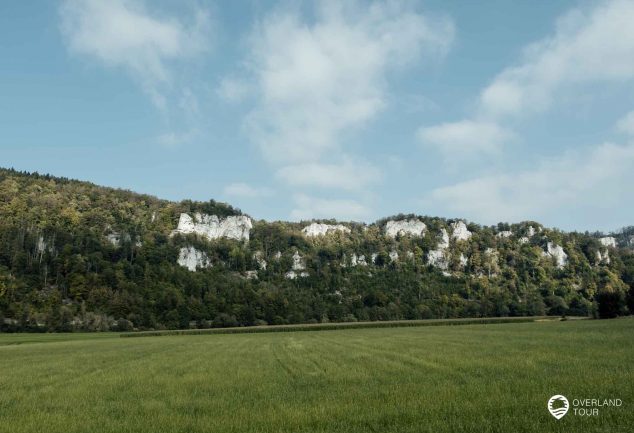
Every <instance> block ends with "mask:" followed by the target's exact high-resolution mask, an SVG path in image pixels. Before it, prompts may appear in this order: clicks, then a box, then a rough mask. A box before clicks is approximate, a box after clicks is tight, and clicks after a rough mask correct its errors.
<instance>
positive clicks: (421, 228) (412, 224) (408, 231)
mask: <svg viewBox="0 0 634 433" xmlns="http://www.w3.org/2000/svg"><path fill="white" fill-rule="evenodd" d="M425 230H427V226H426V225H425V223H424V222H422V221H420V220H418V219H409V220H402V221H394V220H390V221H388V222H387V224H385V234H386V235H387V236H389V237H391V238H395V237H396V236H398V235H412V236H422V235H423V234H425Z"/></svg>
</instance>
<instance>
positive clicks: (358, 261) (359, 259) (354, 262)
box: [350, 253, 368, 266]
mask: <svg viewBox="0 0 634 433" xmlns="http://www.w3.org/2000/svg"><path fill="white" fill-rule="evenodd" d="M350 266H368V262H367V261H366V260H365V256H364V255H360V256H357V254H356V253H353V254H352V256H351V257H350Z"/></svg>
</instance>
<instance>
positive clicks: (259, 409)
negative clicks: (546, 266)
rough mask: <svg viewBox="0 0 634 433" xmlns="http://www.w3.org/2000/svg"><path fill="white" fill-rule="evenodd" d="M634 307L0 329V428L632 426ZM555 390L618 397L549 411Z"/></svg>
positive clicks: (225, 431)
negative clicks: (426, 317) (400, 323)
mask: <svg viewBox="0 0 634 433" xmlns="http://www.w3.org/2000/svg"><path fill="white" fill-rule="evenodd" d="M633 343H634V320H633V319H615V320H610V321H592V320H584V321H564V322H558V321H546V322H534V323H509V324H491V325H463V326H432V327H405V328H379V329H344V330H329V331H314V332H280V333H261V334H228V335H178V336H161V337H146V338H119V336H118V335H117V334H47V335H33V334H30V335H29V334H16V335H6V334H5V335H0V432H11V433H20V432H47V433H55V432H60V433H62V432H63V433H72V432H116V433H122V432H152V433H157V432H222V433H230V432H540V433H541V432H551V431H557V432H573V431H574V432H611V433H613V432H630V431H632V428H633V427H632V426H634V410H633V406H632V405H634V344H633ZM553 394H563V395H565V396H567V397H568V398H569V399H570V400H571V402H572V399H573V398H601V399H603V398H620V399H622V401H623V406H622V407H619V408H607V409H605V408H604V409H600V413H599V415H598V416H595V417H580V416H574V415H573V414H572V410H571V411H570V412H569V414H568V415H566V416H565V417H564V418H563V419H561V420H560V421H557V420H555V419H554V418H553V417H551V416H550V414H549V413H548V411H547V410H546V402H547V400H548V398H549V397H550V396H551V395H553Z"/></svg>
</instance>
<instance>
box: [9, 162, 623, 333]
mask: <svg viewBox="0 0 634 433" xmlns="http://www.w3.org/2000/svg"><path fill="white" fill-rule="evenodd" d="M182 214H187V215H192V216H193V215H195V214H201V215H209V216H212V215H215V216H217V217H218V219H219V220H220V221H222V220H223V219H226V218H231V217H234V216H238V215H242V212H241V211H240V210H239V209H236V208H234V207H232V206H230V205H228V204H224V203H219V202H216V201H214V200H210V201H208V202H194V201H189V200H185V201H182V202H171V201H167V200H161V199H158V198H156V197H153V196H149V195H144V194H137V193H134V192H131V191H127V190H119V189H113V188H107V187H101V186H97V185H94V184H91V183H88V182H82V181H76V180H70V179H66V178H60V177H53V176H50V175H41V174H37V173H26V172H18V171H15V170H12V169H0V327H1V330H2V331H3V332H16V331H30V332H56V331H57V332H62V331H63V332H69V331H109V330H112V331H132V330H151V329H159V330H160V329H188V328H212V327H229V326H249V325H273V324H275V325H277V324H294V323H325V322H351V321H376V320H406V319H427V318H461V317H504V316H534V315H559V316H561V315H570V316H590V317H602V318H610V317H616V316H620V315H627V314H630V312H632V311H634V250H633V245H634V244H633V240H634V227H628V228H624V229H622V230H620V231H619V232H618V233H612V234H604V233H589V232H586V233H578V232H563V231H561V230H557V229H550V228H546V227H543V226H542V225H541V224H539V223H538V222H535V221H525V222H521V223H516V224H508V223H500V224H497V225H495V226H483V225H479V224H476V223H471V222H465V221H462V220H448V219H444V218H438V217H431V216H421V215H396V216H393V217H389V218H384V219H382V220H379V221H376V222H374V223H371V224H364V223H359V222H337V221H334V220H321V221H303V222H282V221H277V222H267V221H263V220H257V219H250V221H252V228H250V230H249V236H248V240H246V239H238V240H236V239H232V238H230V237H222V236H220V237H218V238H214V239H210V238H209V237H205V236H201V235H200V234H196V233H182V232H175V229H176V228H177V227H178V226H179V220H180V219H181V216H182ZM247 217H248V216H247ZM249 218H251V217H249ZM390 221H392V222H393V221H417V222H419V223H420V222H422V223H424V225H425V227H426V229H425V231H424V233H421V234H420V235H418V236H416V235H411V234H408V233H401V232H399V233H398V234H397V235H396V236H388V235H386V227H387V225H388V224H390ZM313 222H318V223H321V224H327V225H338V224H342V225H344V226H345V227H346V229H347V230H346V231H343V230H333V231H332V232H328V233H326V234H324V235H319V236H308V235H307V234H306V233H305V231H303V229H304V228H305V227H306V226H308V225H310V224H311V223H313ZM458 222H463V223H464V225H465V227H466V229H467V231H468V233H469V237H468V239H460V238H455V237H451V240H450V242H446V245H445V246H444V247H443V249H442V250H440V247H439V243H442V242H443V241H444V240H443V238H442V237H439V233H443V231H444V233H445V234H447V233H450V232H451V233H454V232H455V231H456V230H457V229H456V227H457V226H456V224H457V223H458ZM452 230H453V232H452ZM606 238H613V240H614V241H613V243H612V244H606V242H604V241H602V239H606ZM558 247H561V250H560V251H563V252H564V253H563V254H564V255H565V260H563V259H561V258H558V256H557V254H559V255H561V254H562V253H561V252H557V251H559V250H556V248H558ZM191 248H193V249H195V251H196V252H197V254H199V255H201V256H204V258H205V260H206V261H207V262H208V265H206V266H199V267H195V268H193V269H190V268H188V267H187V266H183V265H182V263H180V258H179V255H182V254H183V251H184V250H186V249H191ZM551 250H552V251H555V252H554V253H553V252H552V251H551ZM438 251H441V253H442V257H443V262H442V266H438V264H437V263H435V264H434V262H433V260H432V257H433V256H434V254H437V253H438ZM362 257H363V259H361V258H362ZM300 261H301V265H300V264H298V263H299V262H300ZM564 262H565V263H564ZM179 263H180V264H179ZM295 269H296V270H297V271H298V272H297V275H295V273H294V272H292V273H291V272H290V271H291V270H295ZM300 270H301V275H300V273H299V271H300Z"/></svg>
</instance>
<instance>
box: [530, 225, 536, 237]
mask: <svg viewBox="0 0 634 433" xmlns="http://www.w3.org/2000/svg"><path fill="white" fill-rule="evenodd" d="M535 233H536V231H535V227H533V226H528V237H529V238H532V237H533V236H535Z"/></svg>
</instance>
